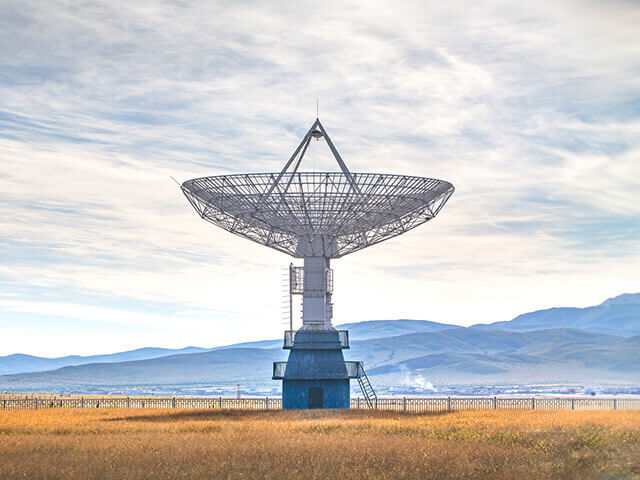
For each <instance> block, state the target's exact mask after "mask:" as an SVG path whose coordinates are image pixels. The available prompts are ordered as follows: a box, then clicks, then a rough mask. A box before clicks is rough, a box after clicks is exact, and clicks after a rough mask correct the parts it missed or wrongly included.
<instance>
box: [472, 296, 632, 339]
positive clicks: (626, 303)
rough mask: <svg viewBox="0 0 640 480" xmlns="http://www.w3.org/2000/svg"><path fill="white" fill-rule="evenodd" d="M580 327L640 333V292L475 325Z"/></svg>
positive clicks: (520, 328)
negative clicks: (587, 305)
mask: <svg viewBox="0 0 640 480" xmlns="http://www.w3.org/2000/svg"><path fill="white" fill-rule="evenodd" d="M556 327H564V328H578V329H581V330H589V331H592V332H601V333H609V334H612V335H622V336H631V335H640V293H635V294H624V295H619V296H617V297H614V298H610V299H608V300H606V301H605V302H603V303H601V304H600V305H598V306H595V307H587V308H549V309H546V310H538V311H536V312H531V313H525V314H524V315H519V316H517V317H516V318H514V319H513V320H510V321H508V322H495V323H491V324H486V325H485V324H477V325H474V326H473V327H472V328H484V329H502V330H539V329H542V328H556Z"/></svg>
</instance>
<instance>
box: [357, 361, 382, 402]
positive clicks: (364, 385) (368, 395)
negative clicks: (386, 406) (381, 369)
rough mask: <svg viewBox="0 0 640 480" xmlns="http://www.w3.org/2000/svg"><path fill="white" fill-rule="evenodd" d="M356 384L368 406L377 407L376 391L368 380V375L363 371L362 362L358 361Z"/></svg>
mask: <svg viewBox="0 0 640 480" xmlns="http://www.w3.org/2000/svg"><path fill="white" fill-rule="evenodd" d="M358 384H359V385H360V390H362V395H363V396H364V399H365V401H366V402H367V405H368V406H369V408H377V407H378V397H377V396H376V392H375V390H374V389H373V386H372V385H371V382H370V381H369V377H367V374H366V373H365V371H364V366H363V365H362V362H358Z"/></svg>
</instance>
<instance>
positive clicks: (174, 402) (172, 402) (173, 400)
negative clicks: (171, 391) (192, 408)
mask: <svg viewBox="0 0 640 480" xmlns="http://www.w3.org/2000/svg"><path fill="white" fill-rule="evenodd" d="M171 406H172V407H173V408H176V397H173V398H172V399H171Z"/></svg>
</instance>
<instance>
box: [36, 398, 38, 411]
mask: <svg viewBox="0 0 640 480" xmlns="http://www.w3.org/2000/svg"><path fill="white" fill-rule="evenodd" d="M37 409H38V397H36V410H37Z"/></svg>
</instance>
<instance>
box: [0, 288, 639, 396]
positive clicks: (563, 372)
mask: <svg viewBox="0 0 640 480" xmlns="http://www.w3.org/2000/svg"><path fill="white" fill-rule="evenodd" d="M337 328H339V329H348V330H349V336H350V340H351V349H350V350H347V351H345V357H346V358H347V359H353V360H362V361H364V362H365V366H366V368H367V372H368V374H369V376H370V378H371V380H372V382H374V383H375V384H377V385H380V386H386V387H389V388H396V389H397V388H401V387H402V386H404V387H406V388H412V387H413V386H414V385H415V384H417V383H421V382H422V383H423V380H424V379H425V378H428V379H429V381H430V382H436V383H439V384H443V383H446V384H454V383H456V384H470V385H471V384H496V383H532V382H569V383H571V382H573V383H576V382H577V383H583V384H584V383H593V382H598V383H602V384H606V383H609V384H612V383H623V384H627V385H640V355H638V353H640V294H625V295H620V296H618V297H615V298H611V299H609V300H606V301H605V302H603V303H601V304H600V305H597V306H593V307H588V308H551V309H547V310H540V311H536V312H531V313H526V314H524V315H520V316H518V317H516V318H514V319H513V320H511V321H508V322H495V323H491V324H477V325H473V326H471V327H460V326H456V325H451V324H442V323H437V322H430V321H426V320H374V321H366V322H359V323H352V324H344V325H339V326H338V327H337ZM286 355H287V352H285V351H283V350H282V340H264V341H257V342H243V343H239V344H234V345H227V346H222V347H215V348H209V349H206V348H201V347H187V348H183V349H176V350H173V349H162V348H142V349H138V350H132V351H127V352H120V353H114V354H110V355H95V356H86V357H80V356H67V357H60V358H40V357H34V356H29V355H21V354H16V355H9V356H6V357H0V374H2V375H0V390H5V391H51V392H87V393H90V392H107V391H109V392H111V391H118V392H125V391H140V390H141V389H143V390H145V391H166V392H172V391H173V392H200V393H202V392H203V391H205V392H210V391H212V390H211V388H214V387H215V386H216V385H217V386H230V385H235V384H236V383H242V384H243V385H255V386H257V387H256V388H257V389H258V390H260V391H269V390H270V389H272V388H273V387H275V386H276V382H273V381H271V380H270V377H271V362H273V361H277V360H285V359H286Z"/></svg>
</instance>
